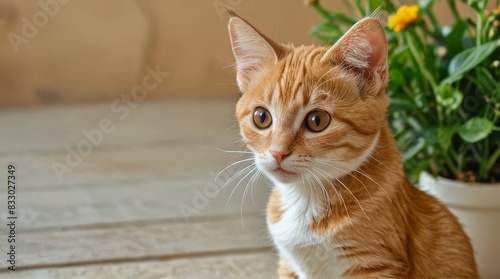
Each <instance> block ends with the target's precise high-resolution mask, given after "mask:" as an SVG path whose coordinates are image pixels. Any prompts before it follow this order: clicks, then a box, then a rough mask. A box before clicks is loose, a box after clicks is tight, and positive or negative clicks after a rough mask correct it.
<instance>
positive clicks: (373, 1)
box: [368, 0, 386, 14]
mask: <svg viewBox="0 0 500 279" xmlns="http://www.w3.org/2000/svg"><path fill="white" fill-rule="evenodd" d="M385 2H386V1H385V0H368V5H369V9H370V14H371V13H373V12H374V11H375V10H376V9H377V8H378V7H383V6H384V3H385Z"/></svg>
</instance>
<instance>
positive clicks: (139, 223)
mask: <svg viewBox="0 0 500 279" xmlns="http://www.w3.org/2000/svg"><path fill="white" fill-rule="evenodd" d="M245 217H248V218H252V217H257V218H262V219H264V218H265V217H264V209H263V211H262V213H248V214H247V215H244V216H243V223H244V221H245ZM235 219H241V214H240V213H237V214H227V215H212V216H207V215H204V216H199V217H197V216H195V217H191V218H189V220H187V221H186V220H185V219H184V218H182V217H175V218H163V219H151V220H136V221H125V222H115V223H109V222H108V223H96V224H89V225H71V226H68V227H43V228H29V229H26V228H24V229H23V228H22V222H20V223H19V224H20V229H19V234H20V235H29V234H37V233H51V232H70V231H84V230H100V229H112V228H125V227H144V226H154V225H177V224H183V223H184V224H201V223H211V222H222V221H228V220H235ZM20 220H22V219H20Z"/></svg>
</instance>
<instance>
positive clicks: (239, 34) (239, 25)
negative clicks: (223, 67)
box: [228, 11, 285, 92]
mask: <svg viewBox="0 0 500 279" xmlns="http://www.w3.org/2000/svg"><path fill="white" fill-rule="evenodd" d="M228 12H229V16H230V19H229V26H228V28H229V36H230V39H231V47H232V49H233V54H234V58H235V59H236V70H237V74H236V79H237V81H238V86H239V87H240V90H241V91H242V92H245V91H246V89H247V88H248V85H249V83H250V82H251V81H252V80H255V78H256V77H257V75H258V74H259V73H260V72H261V71H262V70H263V69H265V67H266V66H268V65H272V64H273V63H276V62H277V61H278V60H279V59H280V57H281V56H282V55H283V54H284V52H285V50H284V47H282V46H281V45H279V44H278V43H276V42H274V41H273V40H271V39H269V38H268V37H267V36H265V35H264V34H262V33H261V32H259V31H258V30H257V29H256V28H254V27H253V26H252V25H250V24H249V23H248V22H246V21H245V20H244V19H242V18H240V17H239V16H238V15H237V14H236V13H234V12H233V11H228Z"/></svg>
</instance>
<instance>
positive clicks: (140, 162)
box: [0, 142, 250, 189]
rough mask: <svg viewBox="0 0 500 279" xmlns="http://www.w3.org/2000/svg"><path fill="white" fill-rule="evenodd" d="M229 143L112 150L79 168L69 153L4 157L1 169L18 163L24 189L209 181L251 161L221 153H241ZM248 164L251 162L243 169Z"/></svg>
mask: <svg viewBox="0 0 500 279" xmlns="http://www.w3.org/2000/svg"><path fill="white" fill-rule="evenodd" d="M226 143H227V144H225V145H222V144H221V145H219V146H216V145H210V144H185V145H175V146H170V145H166V146H165V145H153V146H135V147H134V146H132V147H127V148H117V149H111V148H108V149H104V150H96V151H93V152H92V153H90V155H88V156H86V157H81V160H80V162H79V164H73V162H78V161H76V160H75V159H74V157H73V156H71V157H70V158H69V160H67V154H66V153H63V154H60V153H56V154H46V155H36V154H35V155H4V156H0V166H1V165H7V164H9V163H15V164H16V166H17V169H18V171H17V172H18V176H19V181H20V182H19V183H20V184H21V185H20V187H22V188H23V189H31V188H37V189H38V188H40V187H53V186H57V185H64V186H71V185H73V184H79V183H87V184H92V183H98V182H113V181H117V180H129V179H155V178H156V177H159V176H164V177H181V176H182V177H184V178H185V179H188V178H190V177H196V176H201V177H206V178H207V179H208V177H209V174H211V173H218V172H219V171H221V170H222V169H224V168H225V167H226V166H228V165H230V164H231V163H232V162H235V161H237V160H239V159H241V158H249V157H250V155H249V154H246V155H245V156H238V154H232V155H228V154H227V153H225V152H222V151H220V150H218V149H217V148H220V149H229V150H237V149H239V148H238V147H236V146H235V144H234V143H231V142H226ZM248 164H250V162H247V163H245V164H242V165H248ZM236 167H238V166H236ZM231 169H234V168H231ZM1 175H2V174H0V176H1Z"/></svg>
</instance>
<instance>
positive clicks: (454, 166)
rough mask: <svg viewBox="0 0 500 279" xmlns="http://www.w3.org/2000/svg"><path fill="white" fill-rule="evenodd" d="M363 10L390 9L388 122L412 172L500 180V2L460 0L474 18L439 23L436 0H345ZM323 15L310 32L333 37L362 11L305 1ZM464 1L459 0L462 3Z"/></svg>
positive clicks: (456, 13)
mask: <svg viewBox="0 0 500 279" xmlns="http://www.w3.org/2000/svg"><path fill="white" fill-rule="evenodd" d="M345 2H346V3H349V4H351V5H352V6H353V7H354V9H355V10H356V11H357V13H358V14H359V16H360V17H365V16H369V15H370V14H371V13H372V12H373V11H375V10H376V9H377V8H378V7H382V8H383V9H385V10H386V11H387V12H389V13H391V15H390V16H389V21H388V22H389V24H388V25H389V26H390V27H389V26H387V27H386V33H387V39H388V43H389V60H388V64H389V69H390V72H389V75H390V83H389V86H388V88H387V93H388V95H389V97H390V106H389V116H388V118H389V124H390V127H391V129H392V131H393V133H394V135H395V139H396V141H397V144H398V146H399V148H400V149H401V150H402V153H403V159H404V167H405V171H406V172H407V175H408V177H409V178H410V180H411V181H413V182H415V181H416V180H417V178H418V175H419V173H420V172H421V171H428V172H431V173H433V174H435V175H441V176H444V177H449V178H453V179H458V180H463V181H482V182H494V181H500V162H499V157H500V127H499V126H500V125H499V124H500V123H499V118H500V61H499V60H500V9H499V1H496V3H495V4H496V6H497V8H496V9H493V10H491V11H489V10H486V7H487V6H488V3H487V2H488V1H487V0H468V1H465V0H462V2H463V4H462V5H467V6H468V8H470V9H472V10H473V11H474V14H475V18H468V17H465V16H462V15H461V14H460V13H459V11H458V9H457V7H456V5H457V3H456V1H453V0H447V1H446V5H447V8H448V9H449V11H450V13H451V14H452V15H453V22H452V23H451V24H450V25H448V26H442V25H440V23H439V21H438V20H437V18H436V14H435V13H434V10H433V8H434V2H435V1H433V0H420V1H418V3H417V4H415V5H411V6H406V5H403V6H401V7H399V8H397V7H398V6H397V5H396V3H394V2H393V1H390V0H386V1H383V0H365V1H363V0H355V1H345ZM308 3H309V5H310V6H311V7H312V8H313V9H315V10H316V11H317V12H318V13H319V14H320V15H321V16H322V18H323V20H324V21H323V22H321V23H319V24H317V25H316V26H314V27H313V29H312V30H311V34H312V35H314V36H316V37H318V38H319V39H321V40H322V41H323V42H324V43H327V44H333V43H335V42H336V41H337V40H338V38H340V36H342V34H344V33H345V31H346V30H347V29H348V28H349V27H351V26H352V25H353V24H354V23H355V22H357V21H358V19H359V17H353V16H349V15H346V14H343V13H339V12H334V11H331V10H327V9H325V8H324V7H323V6H322V4H321V3H319V1H308ZM458 4H460V3H458Z"/></svg>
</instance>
